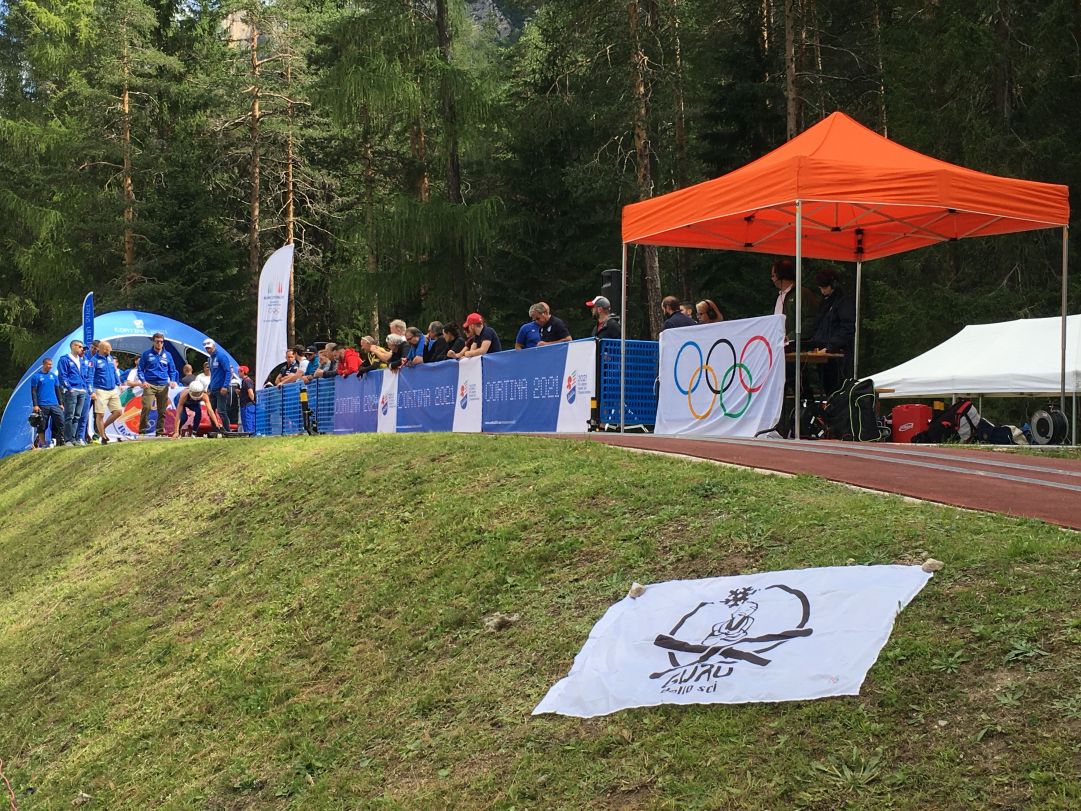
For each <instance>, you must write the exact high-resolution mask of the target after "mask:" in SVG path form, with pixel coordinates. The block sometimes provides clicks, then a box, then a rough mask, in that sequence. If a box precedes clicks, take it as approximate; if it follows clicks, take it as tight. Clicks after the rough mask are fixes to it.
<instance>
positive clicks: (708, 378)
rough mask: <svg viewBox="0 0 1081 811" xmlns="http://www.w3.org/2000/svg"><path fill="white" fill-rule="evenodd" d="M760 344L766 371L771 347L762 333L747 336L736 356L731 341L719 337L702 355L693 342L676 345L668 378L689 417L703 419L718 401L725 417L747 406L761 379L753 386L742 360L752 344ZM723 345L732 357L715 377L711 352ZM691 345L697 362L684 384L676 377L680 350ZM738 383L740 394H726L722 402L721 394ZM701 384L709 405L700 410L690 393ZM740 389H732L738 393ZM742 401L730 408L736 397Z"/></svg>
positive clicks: (734, 416) (736, 415) (740, 413)
mask: <svg viewBox="0 0 1081 811" xmlns="http://www.w3.org/2000/svg"><path fill="white" fill-rule="evenodd" d="M759 343H760V344H761V345H762V346H764V347H765V348H766V353H767V359H768V365H767V366H766V374H767V375H768V373H769V372H770V371H771V370H772V369H773V347H771V346H770V344H769V341H768V340H767V339H766V337H765V336H763V335H755V336H753V337H751V338H748V339H747V342H746V343H745V344H744V345H743V349H742V350H740V353H739V355H738V359H737V355H736V348H735V346H733V345H732V342H731V341H729V340H728V339H727V338H720V339H718V340H716V341H714V342H713V346H711V347H710V348H709V352H707V353H706V355H705V357H703V355H702V347H701V346H699V345H698V343H697V342H695V341H685V342H684V344H683V346H681V347H680V348H679V352H677V353H676V362H675V363H674V364H673V367H672V377H673V379H674V380H675V383H676V390H677V391H679V393H680V394H685V395H686V396H687V409H688V410H689V411H690V412H691V416H692V417H694V418H695V419H696V420H704V419H707V418H708V417H709V416H710V415H711V414H712V413H713V409H714V408H716V407H717V405H718V404H719V405H720V407H721V413H722V414H724V416H726V417H730V418H732V419H738V418H739V417H741V416H743V413H744V412H745V411H746V410H747V409H748V408H749V407H750V405H751V400H752V399H753V398H754V395H755V394H756V393H757V392H759V391H761V390H762V386H763V383H764V380H760V381H759V383H758V385H757V386H756V385H754V379H753V376H752V374H751V370H750V368H749V367H748V365H747V363H745V361H746V360H747V354H748V351H749V350H751V348H752V346H753V345H754V344H759ZM720 346H724V347H726V348H727V350H728V352H729V353H730V354H731V356H732V362H731V364H729V366H728V367H727V368H726V369H725V370H724V372H723V373H722V374H721V375H720V377H719V378H718V376H717V371H716V369H715V368H714V366H713V364H712V360H713V353H714V352H715V351H716V350H717V347H720ZM687 347H691V349H692V350H693V351H694V352H696V353H697V354H698V365H697V366H696V367H695V368H694V371H693V372H691V374H690V377H689V378H688V382H687V385H686V386H684V385H683V382H682V381H681V380H680V367H679V361H680V358H681V357H682V356H683V351H684V350H685V349H687ZM737 381H738V382H739V386H740V389H742V394H737V395H736V396H735V397H730V399H729V404H728V405H726V404H725V402H724V396H725V394H727V393H728V391H729V389H731V388H732V385H733V384H734V383H736V382H737ZM702 383H705V385H706V388H707V389H708V390H709V391H710V393H711V394H712V397H711V398H710V401H709V405H708V406H706V407H705V408H703V409H702V410H701V411H698V410H696V408H695V402H694V401H695V398H694V394H695V392H696V391H698V389H699V387H700V386H701V385H702ZM740 389H736V390H735V391H736V392H739V391H740ZM741 399H742V400H743V402H742V404H741V405H740V406H739V408H732V407H731V406H733V405H734V404H736V403H738V402H739V400H741Z"/></svg>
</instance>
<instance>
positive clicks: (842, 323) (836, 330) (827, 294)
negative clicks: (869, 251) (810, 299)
mask: <svg viewBox="0 0 1081 811" xmlns="http://www.w3.org/2000/svg"><path fill="white" fill-rule="evenodd" d="M840 278H841V274H840V273H838V272H837V269H836V268H832V267H825V268H822V270H820V271H818V273H817V274H816V276H815V284H817V285H818V290H819V292H821V293H822V298H821V300H820V301H819V303H818V317H817V318H816V319H815V325H814V333H813V334H812V336H811V347H812V348H813V349H818V350H822V351H825V352H830V353H836V354H842V355H844V357H843V358H830V359H829V360H828V361H826V362H825V363H823V364H822V365H821V367H820V368H821V374H822V388H823V391H824V393H825V394H827V395H828V394H830V392H834V391H837V389H838V388H840V385H841V383H842V382H844V380H845V378H848V377H851V376H852V351H853V347H854V345H855V341H856V303H855V301H853V300H852V299H851V298H849V297H848V296H847V295H845V291H844V290H842V289H841V287H840V286H839V285H838V281H839V279H840Z"/></svg>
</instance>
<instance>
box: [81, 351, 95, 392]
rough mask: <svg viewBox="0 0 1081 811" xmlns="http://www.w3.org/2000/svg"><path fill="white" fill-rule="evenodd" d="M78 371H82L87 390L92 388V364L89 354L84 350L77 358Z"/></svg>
mask: <svg viewBox="0 0 1081 811" xmlns="http://www.w3.org/2000/svg"><path fill="white" fill-rule="evenodd" d="M79 371H81V372H82V373H83V380H85V381H86V388H87V390H89V389H92V388H94V364H93V363H91V361H90V356H89V355H87V354H86V352H84V353H83V356H82V357H81V358H79Z"/></svg>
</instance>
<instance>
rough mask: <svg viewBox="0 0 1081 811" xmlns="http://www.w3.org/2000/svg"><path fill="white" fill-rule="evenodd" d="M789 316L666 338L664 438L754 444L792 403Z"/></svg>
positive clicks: (686, 330)
mask: <svg viewBox="0 0 1081 811" xmlns="http://www.w3.org/2000/svg"><path fill="white" fill-rule="evenodd" d="M784 375H785V364H784V316H780V315H767V316H763V317H761V318H745V319H743V320H740V321H722V322H721V323H719V324H699V325H698V326H694V327H680V328H678V329H666V330H665V331H664V332H662V333H661V359H660V392H659V396H658V401H657V425H656V433H658V434H679V435H681V436H745V437H753V436H754V435H755V434H757V433H759V432H760V431H765V430H768V429H770V428H772V427H773V426H775V425H776V424H777V422H778V421H779V420H780V417H781V406H782V405H783V402H784Z"/></svg>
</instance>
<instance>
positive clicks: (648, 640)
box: [533, 566, 931, 718]
mask: <svg viewBox="0 0 1081 811" xmlns="http://www.w3.org/2000/svg"><path fill="white" fill-rule="evenodd" d="M930 577H931V575H930V574H928V573H926V572H924V571H923V570H922V569H921V568H920V567H919V566H836V567H831V568H821V569H793V570H790V571H782V572H765V573H762V574H752V575H744V576H736V577H715V578H710V579H708V580H673V581H669V582H667V583H657V584H654V585H652V586H649V587H647V588H646V590H645V593H644V594H642V595H641V596H640V597H638V598H637V599H632V598H630V597H625V598H624V599H622V600H620V601H619V602H618V603H616V604H615V605H613V606H612V607H611V608H609V609H608V612H607V613H606V614H605V615H604V616H603V617H602V618H601V620H600V622H598V623H597V624H596V625H595V626H593V630H592V631H591V632H590V634H589V639H588V640H586V644H585V646H584V647H583V648H582V650H581V652H579V654H578V655H577V656H576V657H575V659H574V665H573V667H571V671H570V673H569V674H568V675H567V677H566V678H564V679H562V680H561V681H560V682H559V683H557V684H556V685H555V686H554V687H553V688H552V689H551V690H549V691H548V695H546V696H545V697H544V700H543V701H541V703H540V704H538V705H537V708H536V709H535V710H533V714H534V715H539V714H541V713H548V712H551V713H560V714H562V715H573V716H577V717H580V718H592V717H593V716H597V715H607V714H608V713H612V712H616V711H618V710H623V709H627V708H629V707H652V706H655V705H657V704H710V703H717V704H739V703H744V702H750V701H797V700H801V699H811V698H824V697H826V696H844V695H858V694H859V691H860V685H862V684H863V679H864V677H865V676H866V675H867V671H868V670H869V669H870V667H871V665H873V664H874V663H875V660H876V659H877V658H878V653H879V651H880V650H882V646H883V645H885V644H886V640H887V639H889V636H890V631H891V629H892V628H893V622H894V619H895V618H896V616H897V615H898V614H899V613H900V611H901V609H902V608H904V607H905V606H906V605H908V603H909V601H911V600H912V598H913V597H915V596H916V595H917V594H919V592H920V589H922V588H923V586H924V584H926V583H927V581H928V580H929V579H930Z"/></svg>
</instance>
